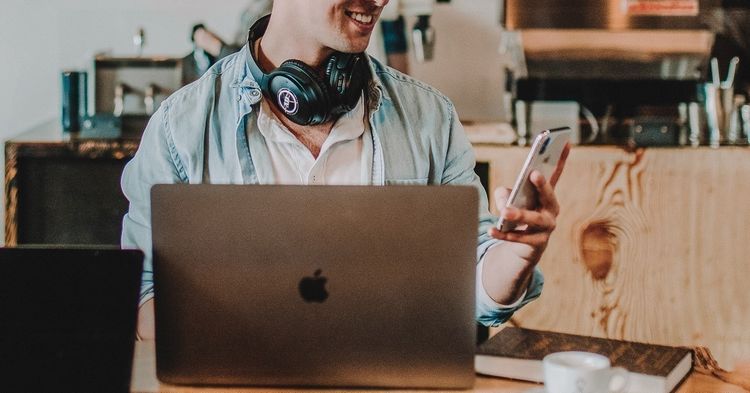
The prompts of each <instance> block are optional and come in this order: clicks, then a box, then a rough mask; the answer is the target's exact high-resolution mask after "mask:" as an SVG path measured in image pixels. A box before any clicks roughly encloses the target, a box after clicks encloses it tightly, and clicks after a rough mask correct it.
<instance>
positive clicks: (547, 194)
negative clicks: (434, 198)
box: [482, 144, 570, 304]
mask: <svg viewBox="0 0 750 393" xmlns="http://www.w3.org/2000/svg"><path fill="white" fill-rule="evenodd" d="M569 153H570V145H569V144H568V145H566V146H565V148H564V149H563V152H562V156H561V157H560V161H559V162H558V163H557V167H556V168H555V172H554V173H553V174H552V176H551V177H550V179H549V181H547V179H545V178H544V176H543V175H542V174H541V173H540V172H539V171H533V172H532V173H531V175H530V180H531V183H532V184H534V186H535V187H536V189H537V192H538V196H539V200H538V201H537V208H536V209H535V210H527V209H517V208H512V207H510V208H508V207H504V206H505V203H506V201H507V200H508V196H509V195H510V190H508V189H506V188H497V189H496V190H495V205H496V206H503V208H502V209H501V210H500V215H501V216H502V217H503V219H505V220H508V221H511V222H513V223H515V224H516V225H517V229H515V230H513V231H510V232H501V231H500V230H498V229H497V228H495V227H492V228H490V230H489V231H488V233H489V235H490V236H492V237H493V238H495V239H500V240H506V242H504V243H502V244H499V245H498V246H496V247H493V248H492V249H490V250H489V251H488V252H487V254H486V255H485V266H484V272H483V275H482V282H483V284H484V287H485V289H486V290H487V292H488V294H489V295H490V297H492V298H493V299H494V300H495V301H497V302H498V303H501V304H508V303H512V302H513V301H515V300H516V299H517V298H518V297H520V295H521V294H522V293H523V291H524V290H525V289H526V287H527V286H528V283H529V280H530V279H531V274H532V273H533V271H534V266H536V264H537V263H538V262H539V259H541V257H542V253H544V250H545V249H546V248H547V243H548V242H549V238H550V235H551V234H552V231H554V230H555V226H556V222H557V215H558V214H559V213H560V205H559V203H558V202H557V197H556V196H555V185H556V184H557V181H558V180H559V179H560V175H562V172H563V168H564V167H565V161H566V160H567V158H568V154H569Z"/></svg>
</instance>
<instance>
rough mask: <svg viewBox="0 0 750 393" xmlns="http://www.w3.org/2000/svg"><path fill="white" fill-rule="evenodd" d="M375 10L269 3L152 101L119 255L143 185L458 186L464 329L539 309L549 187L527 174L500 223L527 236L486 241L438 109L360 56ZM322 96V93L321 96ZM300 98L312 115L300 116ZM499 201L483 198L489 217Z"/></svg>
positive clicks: (493, 234) (456, 148) (468, 169)
mask: <svg viewBox="0 0 750 393" xmlns="http://www.w3.org/2000/svg"><path fill="white" fill-rule="evenodd" d="M387 2H388V0H285V1H277V2H275V3H274V5H273V11H272V14H271V16H270V18H265V19H261V21H259V23H258V24H256V27H254V28H253V29H252V30H251V34H250V36H251V39H250V40H249V41H250V42H249V43H248V45H246V46H245V47H244V48H243V49H242V50H241V51H240V52H238V53H237V54H234V55H231V56H228V57H226V58H224V59H223V60H221V61H220V62H219V63H217V64H216V65H215V66H213V67H212V68H211V69H210V70H209V71H208V72H207V73H206V74H205V75H204V76H203V77H202V78H201V79H199V80H198V81H196V82H195V83H193V84H191V85H189V86H186V87H185V88H183V89H182V90H180V91H178V92H176V93H175V94H173V95H172V96H171V97H170V98H169V99H167V100H165V101H164V103H163V104H162V106H161V107H160V108H159V110H158V111H157V112H156V113H155V114H154V115H153V117H152V118H151V120H150V122H149V125H148V126H147V128H146V131H145V132H144V134H143V138H142V141H141V145H140V148H139V150H138V153H137V154H136V156H135V157H134V158H133V159H132V160H131V161H130V162H129V163H128V165H127V167H126V168H125V171H124V172H123V178H122V187H123V191H124V193H125V195H126V197H127V198H128V199H129V201H130V210H129V212H128V214H127V215H126V216H125V218H124V221H123V236H122V244H123V246H124V247H138V248H141V249H142V250H144V251H146V253H147V254H150V252H151V229H150V205H149V190H150V187H151V186H152V185H153V184H156V183H188V182H190V183H201V182H211V183H260V184H373V185H387V184H451V185H460V184H469V185H473V186H475V187H477V188H478V189H479V191H480V209H481V216H480V221H479V246H478V249H477V256H478V261H479V263H478V264H477V277H478V281H477V284H478V285H477V320H478V321H479V322H481V323H483V324H485V325H497V324H499V323H502V322H504V321H505V320H507V319H508V318H509V317H510V316H511V315H512V314H513V312H514V311H515V310H517V309H518V308H520V307H521V306H522V305H524V304H526V303H528V302H529V301H531V300H532V299H534V298H536V297H538V296H539V294H540V292H541V288H542V281H543V280H542V276H541V273H540V272H539V271H538V270H537V269H536V268H535V267H536V264H537V262H538V261H539V258H540V257H541V254H542V252H543V251H544V249H545V247H546V245H547V241H548V239H549V236H550V234H551V232H552V230H553V229H554V227H555V218H556V216H557V214H558V210H559V209H558V204H557V199H556V198H555V194H554V191H553V189H552V186H553V185H554V179H551V180H552V181H548V180H547V179H544V178H543V177H542V176H541V175H540V174H539V173H533V174H532V176H531V180H532V182H533V183H534V184H535V185H536V187H537V189H538V190H539V202H540V203H539V208H538V209H537V210H535V211H529V210H517V209H505V210H503V211H502V215H503V216H504V217H505V218H506V219H508V220H511V221H514V222H516V223H518V224H520V225H526V226H527V229H526V230H524V231H516V232H510V233H501V232H499V231H498V230H497V229H495V228H494V226H495V222H496V219H495V218H494V217H492V216H491V215H490V214H489V212H488V209H487V199H486V195H485V193H484V191H483V190H482V187H481V185H480V183H479V179H478V177H477V176H476V175H475V173H474V171H473V168H474V153H473V150H472V147H471V145H470V144H469V142H468V140H467V138H466V136H465V135H464V132H463V129H462V127H461V124H460V122H459V121H458V115H457V113H456V111H455V109H454V108H453V105H452V104H451V102H450V101H449V100H448V99H447V98H446V97H445V96H443V95H442V94H440V93H439V92H437V91H436V90H434V89H432V88H431V87H429V86H427V85H425V84H423V83H421V82H419V81H416V80H414V79H411V78H409V77H408V76H405V75H403V74H401V73H399V72H397V71H395V70H393V69H390V68H387V67H385V66H383V65H382V64H380V63H379V62H377V61H376V60H374V59H371V58H368V57H367V56H365V55H362V54H361V53H362V52H363V51H364V50H365V48H366V47H367V45H368V42H369V40H370V35H371V33H372V31H373V29H374V27H375V24H376V22H377V20H378V17H379V15H380V12H381V11H382V10H383V7H384V6H385V5H386V4H387ZM290 59H296V60H290ZM332 64H333V65H335V67H332V66H331V65H332ZM342 64H343V65H342ZM339 66H341V68H342V69H344V71H341V72H340V71H339ZM277 67H278V68H277ZM282 69H283V70H285V71H284V72H283V73H282V72H281V71H280V70H282ZM342 72H343V74H341V73H342ZM310 73H312V74H315V75H307V74H310ZM331 73H334V74H331ZM282 74H283V78H286V79H287V81H286V82H289V81H292V80H296V79H299V78H301V77H300V74H305V75H306V76H304V75H303V76H304V78H307V79H306V80H307V82H306V84H307V85H309V86H305V88H299V90H303V91H301V92H297V93H296V94H295V95H293V96H291V95H290V94H291V93H290V89H291V90H295V89H298V87H290V88H287V87H284V88H282V89H277V88H278V86H277V87H276V88H272V87H271V86H268V85H270V83H268V79H269V78H274V77H278V78H281V76H280V75H282ZM295 78H296V79H295ZM304 78H303V79H304ZM326 79H331V80H333V81H332V82H331V81H327V80H326ZM286 82H285V83H286ZM259 83H260V84H262V85H263V86H261V85H260V84H259ZM290 83H291V82H290ZM326 84H329V85H333V87H330V91H329V92H326V93H325V94H324V92H321V90H324V89H325V87H326V86H321V85H326ZM313 85H314V86H315V89H313ZM284 86H291V85H289V84H284ZM339 88H340V90H339ZM269 89H271V91H269ZM273 89H276V90H273ZM263 90H265V91H263ZM339 93H340V94H339ZM321 95H322V96H326V97H322V96H321ZM327 95H330V96H331V97H328V96H327ZM318 96H321V97H318ZM310 97H313V98H315V97H318V98H317V101H320V102H317V104H319V105H308V104H309V103H307V102H306V100H307V101H309V100H311V99H312V98H310ZM324 98H325V99H324ZM323 101H326V103H328V107H325V105H322V102H323ZM320 107H323V108H322V109H321V108H320ZM563 162H564V160H563ZM561 170H562V164H561V165H560V166H559V167H558V171H557V172H556V175H555V176H553V177H557V176H559V174H560V172H561ZM507 195H508V191H507V190H500V191H496V196H495V198H496V202H497V203H498V206H503V205H504V200H505V198H507ZM185 214H189V212H185ZM417 230H418V228H417ZM503 240H505V241H503ZM144 270H145V272H144V276H143V287H142V294H141V307H140V311H139V327H138V334H139V336H140V337H141V338H150V337H153V274H152V268H151V260H150V255H149V256H148V258H147V262H146V265H145V268H144Z"/></svg>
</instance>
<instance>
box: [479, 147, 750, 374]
mask: <svg viewBox="0 0 750 393" xmlns="http://www.w3.org/2000/svg"><path fill="white" fill-rule="evenodd" d="M527 151H528V149H527V148H520V147H498V146H490V145H477V146H476V152H477V160H478V161H480V162H489V163H490V187H492V188H494V187H497V186H500V185H504V186H507V187H509V186H512V184H513V181H514V179H515V176H516V174H517V172H518V171H519V170H520V167H521V165H522V163H523V159H524V157H525V155H526V153H527ZM557 193H558V198H559V199H560V203H561V209H562V210H561V215H560V217H559V218H558V229H557V230H556V232H555V233H554V235H553V237H552V240H551V242H550V244H549V248H548V249H547V251H546V253H545V255H544V257H543V259H542V261H541V262H540V264H541V267H542V270H543V271H544V273H545V277H546V282H545V288H544V292H543V294H542V297H541V298H540V299H539V300H537V301H536V302H535V303H532V304H530V305H529V306H527V307H526V308H524V309H523V310H521V311H520V312H518V313H517V314H516V315H515V316H514V318H513V322H515V323H516V324H518V325H520V326H523V327H529V328H537V329H548V330H555V331H560V332H567V333H575V334H585V335H592V336H598V337H611V338H618V339H627V340H637V341H645V342H652V343H660V344H668V345H703V346H707V347H708V348H710V350H711V351H712V352H713V353H714V355H715V356H716V358H717V359H718V360H719V363H720V365H721V366H723V367H724V368H727V369H732V368H733V367H734V363H735V361H737V360H743V359H744V360H747V359H750V148H720V149H709V148H699V149H676V148H668V149H658V148H650V149H639V150H637V151H635V152H626V151H624V150H622V149H619V148H616V147H582V146H579V147H575V148H574V149H573V151H572V153H571V156H570V159H569V160H568V165H567V166H566V169H565V173H564V174H563V176H562V178H561V180H560V183H559V184H558V188H557Z"/></svg>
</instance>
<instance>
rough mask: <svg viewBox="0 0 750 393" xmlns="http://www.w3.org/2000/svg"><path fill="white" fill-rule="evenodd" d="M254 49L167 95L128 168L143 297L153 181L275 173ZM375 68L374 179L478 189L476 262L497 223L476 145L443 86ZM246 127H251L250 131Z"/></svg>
mask: <svg viewBox="0 0 750 393" xmlns="http://www.w3.org/2000/svg"><path fill="white" fill-rule="evenodd" d="M248 55H249V53H248V48H247V46H245V47H244V48H243V49H242V50H241V51H240V52H238V53H236V54H234V55H231V56H228V57H226V58H224V59H222V60H221V61H219V62H218V63H216V64H215V65H214V66H213V67H212V68H211V69H209V71H208V72H206V74H204V75H203V77H201V78H200V79H199V80H197V81H196V82H194V83H192V84H190V85H188V86H185V87H184V88H182V89H181V90H179V91H177V92H176V93H174V94H172V95H171V96H170V97H169V98H168V99H166V100H165V101H164V102H163V103H162V105H161V106H160V108H159V110H158V111H157V112H156V113H155V114H154V115H153V116H152V117H151V120H150V121H149V123H148V126H147V127H146V130H145V132H144V134H143V138H142V140H141V144H140V147H139V149H138V152H137V153H136V155H135V157H133V159H132V160H131V161H130V162H129V163H128V164H127V166H126V167H125V170H124V172H123V175H122V190H123V192H124V194H125V196H126V197H127V198H128V200H129V202H130V209H129V211H128V213H127V214H126V215H125V217H124V219H123V232H122V246H123V248H139V249H141V250H143V251H144V252H145V253H146V262H145V265H144V274H143V282H142V287H141V303H143V302H145V301H146V300H148V299H150V298H151V297H152V296H153V269H152V263H151V251H152V249H151V210H150V189H151V186H152V185H154V184H164V183H206V182H211V183H223V184H256V183H258V182H259V181H258V173H259V172H261V173H265V172H263V171H270V170H271V169H270V168H260V167H257V168H256V165H263V162H266V161H265V160H253V158H252V154H251V149H250V145H252V144H265V140H264V138H263V135H262V134H261V133H260V132H255V131H257V129H256V128H257V126H256V124H257V121H256V119H257V118H256V114H257V111H258V109H259V105H256V104H258V103H259V101H260V99H261V91H260V87H259V86H258V84H257V83H256V82H255V80H253V78H252V76H251V75H250V72H249V69H248V66H247V57H248ZM370 68H371V70H372V75H373V78H372V81H371V82H370V85H369V87H368V89H367V91H366V94H367V96H366V98H367V100H366V102H367V104H368V105H367V109H368V111H369V122H370V129H371V135H372V139H373V141H372V144H373V163H372V181H373V184H374V185H389V184H454V185H456V184H460V185H473V186H475V187H476V188H477V189H478V190H479V206H480V207H479V209H480V212H479V217H480V219H479V227H478V247H477V260H479V258H481V257H482V256H483V255H484V253H485V252H486V251H487V248H488V247H489V246H491V245H492V244H494V243H496V242H497V240H495V239H492V238H490V237H489V236H488V235H487V233H486V232H487V229H488V228H489V227H490V225H494V224H495V222H496V219H495V218H494V217H493V216H492V215H491V214H490V213H489V210H488V208H487V195H486V193H485V191H484V189H483V188H482V186H481V184H480V182H479V177H478V176H477V175H476V174H475V173H474V164H475V158H474V151H473V149H472V146H471V144H470V143H469V141H468V139H467V138H466V135H465V134H464V130H463V127H462V126H461V123H460V122H459V120H458V115H457V113H456V111H455V109H454V108H453V104H452V103H451V102H450V100H448V98H446V97H445V96H444V95H442V94H441V93H440V92H438V91H437V90H435V89H433V88H431V87H430V86H427V85H425V84H424V83H421V82H419V81H417V80H414V79H412V78H410V77H408V76H406V75H403V74H401V73H399V72H397V71H395V70H393V69H391V68H387V67H385V66H383V65H382V64H381V63H379V62H378V61H377V60H375V59H372V58H371V59H370ZM248 122H249V123H248ZM246 126H249V127H250V128H249V129H248V130H246ZM253 146H257V145H253ZM256 150H258V149H253V151H256ZM260 150H262V149H260ZM206 164H207V165H206ZM186 214H189V213H188V212H186ZM478 284H479V283H478ZM542 285H543V278H542V275H541V272H540V271H539V270H536V271H535V272H534V277H533V279H532V282H531V284H530V286H529V288H528V290H527V293H526V296H525V298H524V300H523V301H522V302H521V303H520V304H519V305H518V306H516V307H513V308H502V307H496V306H495V305H494V304H487V303H486V302H482V301H478V302H477V307H476V316H477V321H479V322H480V323H482V324H485V325H497V324H499V323H502V322H504V321H506V320H507V319H508V318H510V316H511V315H512V314H513V312H514V311H515V310H517V309H518V308H520V307H521V306H523V305H524V304H526V303H528V302H530V301H531V300H533V299H534V298H536V297H538V296H539V295H540V293H541V290H542Z"/></svg>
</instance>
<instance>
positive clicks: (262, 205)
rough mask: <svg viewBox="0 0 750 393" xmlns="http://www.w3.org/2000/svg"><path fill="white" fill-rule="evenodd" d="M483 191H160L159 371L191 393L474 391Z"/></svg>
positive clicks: (156, 244) (156, 213) (156, 227)
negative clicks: (199, 391) (205, 391)
mask: <svg viewBox="0 0 750 393" xmlns="http://www.w3.org/2000/svg"><path fill="white" fill-rule="evenodd" d="M477 198H478V197H477V191H476V190H475V189H474V188H472V187H468V186H450V187H449V186H446V187H431V186H386V187H372V186H369V187H368V186H282V185H185V184H183V185H156V186H154V187H153V188H152V191H151V203H152V225H153V227H152V231H153V252H154V253H153V256H154V280H155V303H154V306H155V311H156V367H157V376H158V378H159V380H161V381H162V382H166V383H170V384H186V385H255V386H298V387H299V386H302V387H348V388H354V387H366V388H432V389H438V388H439V389H446V388H448V389H463V388H468V387H471V386H472V385H473V382H474V379H475V374H474V364H473V359H474V351H475V336H476V325H475V322H474V307H475V300H474V299H475V292H474V291H475V287H474V285H475V284H474V281H475V266H476V244H477V215H478V207H477Z"/></svg>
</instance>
